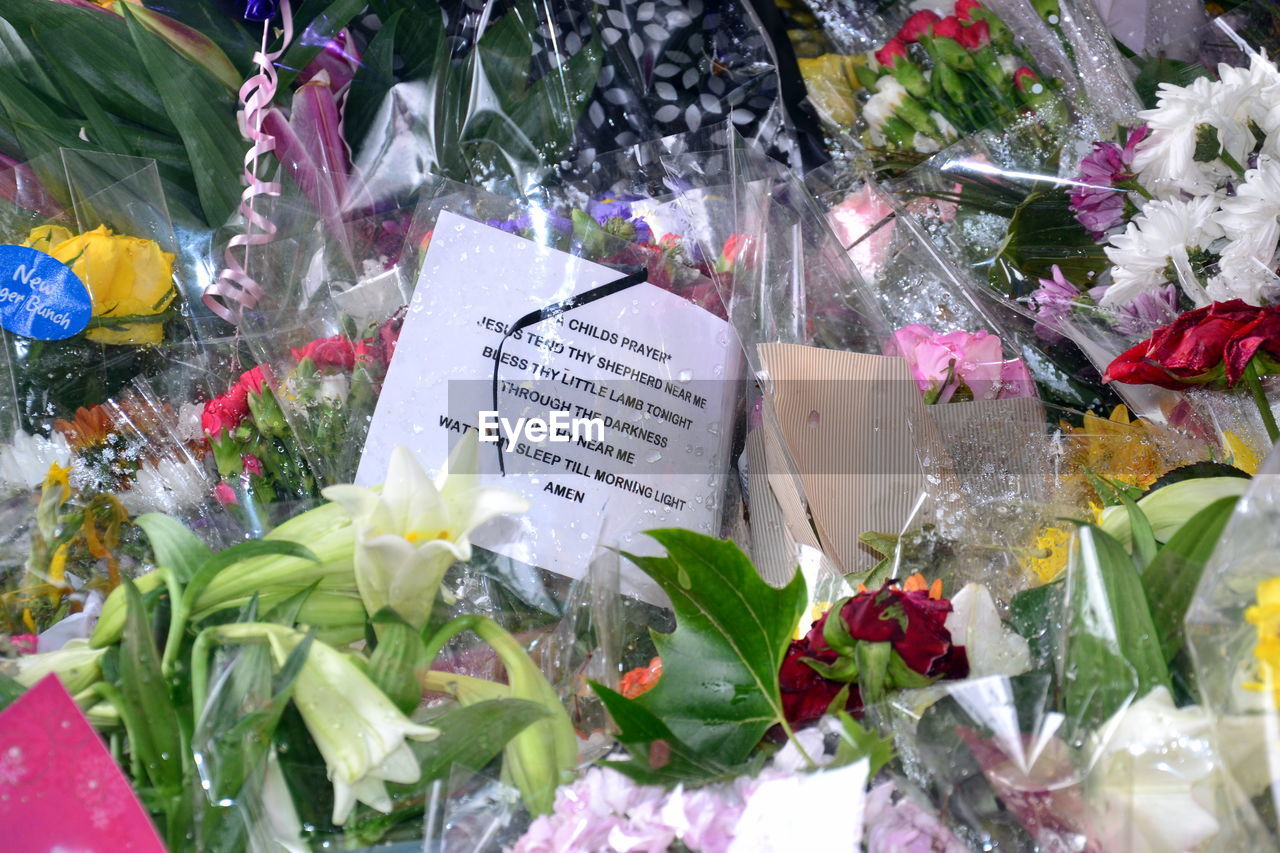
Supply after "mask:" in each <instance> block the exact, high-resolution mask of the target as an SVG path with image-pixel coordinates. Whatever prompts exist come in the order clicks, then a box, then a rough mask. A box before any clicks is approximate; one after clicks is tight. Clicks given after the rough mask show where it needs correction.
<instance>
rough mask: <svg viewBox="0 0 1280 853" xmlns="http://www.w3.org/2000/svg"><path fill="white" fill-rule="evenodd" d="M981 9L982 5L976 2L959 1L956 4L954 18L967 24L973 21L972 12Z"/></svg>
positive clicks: (971, 0)
mask: <svg viewBox="0 0 1280 853" xmlns="http://www.w3.org/2000/svg"><path fill="white" fill-rule="evenodd" d="M981 8H982V4H981V3H979V2H978V0H959V2H958V3H956V17H957V18H959V19H960V20H962V21H964V22H966V23H968V22H970V21H972V20H973V11H974V10H975V9H981Z"/></svg>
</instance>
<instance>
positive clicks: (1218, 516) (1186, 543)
mask: <svg viewBox="0 0 1280 853" xmlns="http://www.w3.org/2000/svg"><path fill="white" fill-rule="evenodd" d="M1239 500H1240V499H1239V498H1237V497H1227V498H1222V499H1220V500H1217V501H1214V502H1213V503H1211V504H1209V505H1208V506H1207V507H1205V508H1204V509H1202V510H1200V511H1199V512H1198V513H1196V514H1195V515H1193V516H1191V518H1190V519H1188V520H1187V523H1186V524H1184V525H1182V527H1180V528H1179V529H1178V532H1177V533H1175V534H1173V536H1172V537H1170V539H1169V541H1168V542H1166V543H1165V545H1164V547H1163V548H1161V549H1160V552H1159V553H1158V554H1156V556H1155V559H1154V560H1152V561H1151V564H1150V565H1148V566H1147V569H1146V571H1145V572H1143V574H1142V587H1143V589H1144V590H1145V591H1146V594H1147V601H1148V602H1150V604H1151V621H1152V623H1153V624H1154V625H1155V629H1156V635H1157V636H1158V637H1159V638H1160V645H1161V647H1162V648H1163V649H1164V659H1165V660H1166V661H1172V660H1173V659H1174V658H1175V657H1176V656H1177V654H1178V652H1180V651H1181V650H1182V648H1183V633H1182V631H1183V629H1182V623H1183V619H1184V618H1185V617H1186V615H1187V608H1188V607H1190V606H1191V599H1192V598H1193V597H1194V596H1195V592H1196V587H1198V586H1199V585H1200V576H1201V575H1203V574H1204V567H1205V565H1206V564H1207V563H1208V562H1209V557H1210V556H1212V555H1213V551H1214V548H1215V547H1216V546H1217V544H1218V539H1219V538H1221V536H1222V531H1223V530H1224V529H1225V528H1226V526H1227V522H1228V521H1229V520H1230V519H1231V513H1232V512H1233V511H1234V510H1235V506H1236V503H1237V502H1238V501H1239Z"/></svg>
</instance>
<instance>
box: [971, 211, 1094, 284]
mask: <svg viewBox="0 0 1280 853" xmlns="http://www.w3.org/2000/svg"><path fill="white" fill-rule="evenodd" d="M1109 265H1110V262H1109V261H1108V260H1107V255H1106V253H1105V252H1104V251H1103V247H1102V246H1101V245H1099V244H1098V243H1095V242H1094V240H1093V238H1092V237H1091V236H1090V235H1089V232H1088V231H1086V230H1085V228H1084V226H1082V225H1081V224H1080V223H1079V222H1078V221H1077V220H1076V218H1075V215H1074V214H1073V213H1072V212H1071V197H1070V195H1068V194H1067V193H1066V192H1063V190H1062V188H1061V187H1053V188H1051V189H1048V190H1046V191H1043V192H1040V191H1037V192H1033V193H1031V194H1030V195H1028V196H1027V197H1026V199H1025V200H1023V202H1022V203H1021V204H1020V205H1018V208H1017V210H1016V211H1015V212H1014V214H1013V218H1012V219H1011V220H1010V221H1009V230H1008V233H1007V234H1006V236H1005V241H1004V243H1003V245H1002V246H1001V247H1000V252H999V253H998V254H997V256H996V258H995V259H994V262H993V263H992V264H991V285H992V286H993V287H994V288H995V289H996V290H998V291H1000V292H1001V293H1004V294H1006V295H1008V296H1011V297H1014V298H1018V297H1023V296H1027V295H1029V294H1030V293H1031V292H1032V291H1034V290H1035V289H1036V288H1037V287H1039V280H1040V279H1042V278H1051V277H1052V276H1053V268H1054V267H1055V266H1057V267H1058V268H1059V269H1061V270H1062V274H1063V275H1064V276H1065V277H1066V279H1067V281H1069V282H1071V283H1072V284H1074V285H1075V286H1076V287H1077V288H1079V289H1080V290H1081V291H1084V290H1087V289H1088V288H1090V287H1092V286H1093V284H1094V283H1095V282H1096V280H1097V277H1098V276H1099V275H1100V274H1101V273H1102V271H1103V270H1105V269H1107V268H1108V267H1109Z"/></svg>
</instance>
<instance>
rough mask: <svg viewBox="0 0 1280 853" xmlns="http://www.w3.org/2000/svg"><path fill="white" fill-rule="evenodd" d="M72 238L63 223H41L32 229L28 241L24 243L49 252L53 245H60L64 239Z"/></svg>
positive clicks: (29, 246)
mask: <svg viewBox="0 0 1280 853" xmlns="http://www.w3.org/2000/svg"><path fill="white" fill-rule="evenodd" d="M70 239H71V232H70V231H68V230H67V229H65V228H63V227H62V226H61V225H41V226H39V227H38V228H32V229H31V233H30V234H28V235H27V240H26V242H25V243H23V244H22V245H24V246H26V247H28V248H31V249H36V250H38V251H41V252H45V253H46V254H47V253H48V252H49V249H50V248H52V247H53V246H56V245H58V244H59V243H61V242H62V241H63V240H70Z"/></svg>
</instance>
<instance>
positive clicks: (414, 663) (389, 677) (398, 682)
mask: <svg viewBox="0 0 1280 853" xmlns="http://www.w3.org/2000/svg"><path fill="white" fill-rule="evenodd" d="M370 621H371V622H372V623H373V624H374V626H375V627H376V630H377V633H378V646H377V648H375V649H374V650H373V654H372V655H370V656H369V666H368V670H367V675H368V676H369V680H371V681H372V682H373V683H374V684H376V685H378V687H379V688H380V689H381V690H382V692H383V693H385V694H387V698H388V699H390V700H391V701H392V702H394V703H395V705H396V707H397V708H399V709H400V710H401V711H402V712H403V713H405V714H409V713H412V712H413V709H414V708H417V707H418V705H419V704H420V703H421V702H422V683H421V682H420V681H419V680H418V671H419V670H425V669H426V668H427V667H428V666H429V665H430V664H431V662H430V661H429V660H427V647H426V644H425V643H423V641H422V635H421V634H420V633H419V632H417V631H415V630H414V629H413V626H412V625H410V624H409V623H408V622H406V621H404V619H402V618H400V616H399V615H398V614H397V613H396V612H395V611H394V610H392V609H391V608H390V607H384V608H382V610H380V611H378V613H376V614H374V616H373V618H372V619H371V620H370Z"/></svg>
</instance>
